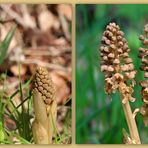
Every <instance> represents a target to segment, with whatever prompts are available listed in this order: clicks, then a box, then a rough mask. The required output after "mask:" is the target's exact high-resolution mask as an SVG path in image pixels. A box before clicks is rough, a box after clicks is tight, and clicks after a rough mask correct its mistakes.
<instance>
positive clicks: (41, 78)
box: [34, 67, 55, 104]
mask: <svg viewBox="0 0 148 148" xmlns="http://www.w3.org/2000/svg"><path fill="white" fill-rule="evenodd" d="M34 89H37V90H38V92H39V93H40V94H41V96H42V99H43V100H44V102H45V103H46V104H50V103H51V102H52V100H53V99H54V95H55V87H54V84H53V82H52V79H51V77H50V76H49V73H48V71H47V69H46V68H43V67H38V68H37V70H36V73H35V76H34Z"/></svg>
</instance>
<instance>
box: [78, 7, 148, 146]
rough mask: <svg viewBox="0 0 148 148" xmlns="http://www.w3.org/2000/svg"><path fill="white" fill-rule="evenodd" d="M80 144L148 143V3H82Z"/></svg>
mask: <svg viewBox="0 0 148 148" xmlns="http://www.w3.org/2000/svg"><path fill="white" fill-rule="evenodd" d="M76 144H148V5H147V4H77V5H76Z"/></svg>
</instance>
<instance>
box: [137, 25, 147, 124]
mask: <svg viewBox="0 0 148 148" xmlns="http://www.w3.org/2000/svg"><path fill="white" fill-rule="evenodd" d="M147 38H148V24H147V25H145V27H144V35H140V37H139V39H140V40H141V41H142V44H143V46H144V47H140V48H139V58H141V62H142V64H141V70H142V71H144V77H145V80H143V81H141V82H140V85H141V86H142V90H141V95H142V101H143V102H144V105H143V107H142V108H141V109H140V113H141V114H142V115H143V117H144V118H143V119H144V123H145V125H146V126H148V39H147Z"/></svg>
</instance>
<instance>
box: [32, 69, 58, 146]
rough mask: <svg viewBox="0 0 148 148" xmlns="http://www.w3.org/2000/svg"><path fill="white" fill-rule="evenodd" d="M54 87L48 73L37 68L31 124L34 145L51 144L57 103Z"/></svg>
mask: <svg viewBox="0 0 148 148" xmlns="http://www.w3.org/2000/svg"><path fill="white" fill-rule="evenodd" d="M54 96H55V87H54V84H53V82H52V80H51V77H50V76H49V74H48V71H47V70H46V69H45V68H43V67H39V68H37V70H36V73H35V76H34V88H33V105H34V112H35V120H34V122H33V124H32V131H33V138H34V141H35V143H36V144H51V143H52V138H53V135H54V133H55V127H56V118H57V103H56V100H55V97H54Z"/></svg>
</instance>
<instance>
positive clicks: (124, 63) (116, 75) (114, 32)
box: [100, 23, 136, 103]
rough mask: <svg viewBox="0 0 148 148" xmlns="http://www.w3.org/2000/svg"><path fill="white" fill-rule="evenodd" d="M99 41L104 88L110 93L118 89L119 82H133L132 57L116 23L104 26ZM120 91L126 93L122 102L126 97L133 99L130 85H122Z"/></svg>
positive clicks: (134, 72)
mask: <svg viewBox="0 0 148 148" xmlns="http://www.w3.org/2000/svg"><path fill="white" fill-rule="evenodd" d="M101 43H102V44H101V47H100V51H101V57H102V61H101V71H102V72H104V73H105V78H106V79H105V89H106V92H107V93H108V94H110V93H111V92H113V93H114V92H115V91H116V90H117V89H119V86H120V83H121V82H124V83H125V85H126V82H127V81H128V80H132V82H134V81H133V80H134V78H135V74H136V71H135V70H134V65H133V63H132V59H131V58H129V51H130V49H129V47H128V43H127V41H126V39H125V38H124V33H123V32H122V31H121V30H120V27H119V26H118V25H116V24H115V23H110V24H109V25H108V26H107V27H106V30H105V31H104V33H103V37H102V41H101ZM122 91H123V92H124V95H126V97H124V98H126V100H122V101H123V103H126V101H127V99H129V100H131V101H134V100H135V99H134V98H132V97H131V93H132V92H133V90H132V86H129V87H127V86H124V89H122Z"/></svg>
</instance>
